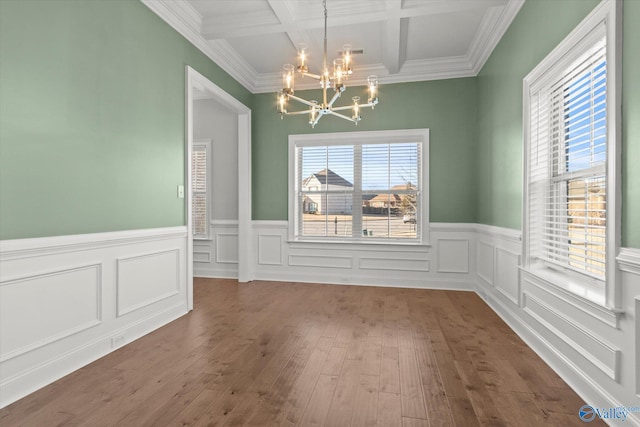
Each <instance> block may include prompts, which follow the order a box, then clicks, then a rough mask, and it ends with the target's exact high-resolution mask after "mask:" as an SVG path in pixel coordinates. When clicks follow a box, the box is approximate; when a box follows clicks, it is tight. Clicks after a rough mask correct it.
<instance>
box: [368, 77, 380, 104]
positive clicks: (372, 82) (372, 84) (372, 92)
mask: <svg viewBox="0 0 640 427" xmlns="http://www.w3.org/2000/svg"><path fill="white" fill-rule="evenodd" d="M367 86H369V102H370V103H371V102H377V101H378V76H369V77H367Z"/></svg>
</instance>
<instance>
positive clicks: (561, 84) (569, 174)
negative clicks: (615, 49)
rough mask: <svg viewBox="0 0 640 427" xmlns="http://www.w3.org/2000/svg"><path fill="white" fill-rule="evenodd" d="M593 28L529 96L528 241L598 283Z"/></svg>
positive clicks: (602, 134) (598, 98)
mask: <svg viewBox="0 0 640 427" xmlns="http://www.w3.org/2000/svg"><path fill="white" fill-rule="evenodd" d="M603 27H604V26H603ZM596 33H601V35H600V36H599V37H597V38H596V40H595V41H594V42H591V43H589V45H588V46H586V47H585V48H584V49H583V51H582V53H581V55H580V56H579V57H577V58H576V59H575V60H574V61H572V62H571V63H570V64H569V65H568V66H564V67H562V68H561V69H555V70H552V72H551V75H550V76H549V75H547V76H545V79H544V81H543V83H542V84H538V85H537V86H536V85H534V86H532V88H533V90H531V91H530V93H529V99H530V102H529V135H528V138H529V144H528V153H527V158H528V171H529V176H528V204H529V205H528V228H529V233H530V238H529V240H528V242H529V254H530V257H531V258H532V259H534V260H539V261H542V262H545V263H548V264H550V265H555V266H557V267H561V268H566V269H569V270H574V271H577V272H579V273H583V274H586V275H589V276H592V277H594V278H596V279H599V280H604V278H605V265H606V262H605V261H606V256H605V255H606V250H605V249H606V221H607V217H606V212H607V209H606V203H607V194H606V184H607V172H606V170H607V169H606V166H607V164H606V163H607V123H606V115H607V111H606V110H607V93H606V86H607V85H606V82H607V72H606V70H607V64H606V42H605V40H606V39H605V37H604V28H601V29H599V30H598V31H597V32H596Z"/></svg>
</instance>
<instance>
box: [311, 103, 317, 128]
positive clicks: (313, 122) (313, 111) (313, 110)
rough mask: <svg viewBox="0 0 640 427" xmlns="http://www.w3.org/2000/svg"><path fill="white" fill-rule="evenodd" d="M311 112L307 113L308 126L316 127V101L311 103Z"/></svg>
mask: <svg viewBox="0 0 640 427" xmlns="http://www.w3.org/2000/svg"><path fill="white" fill-rule="evenodd" d="M311 103H312V104H313V105H312V106H311V111H309V124H310V125H311V127H315V126H316V118H317V117H318V101H311Z"/></svg>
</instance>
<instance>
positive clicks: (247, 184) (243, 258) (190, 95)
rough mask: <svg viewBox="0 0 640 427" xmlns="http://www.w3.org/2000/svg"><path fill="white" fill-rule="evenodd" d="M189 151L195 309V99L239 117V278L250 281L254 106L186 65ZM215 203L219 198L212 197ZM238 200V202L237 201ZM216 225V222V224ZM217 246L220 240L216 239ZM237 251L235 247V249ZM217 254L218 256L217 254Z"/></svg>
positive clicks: (190, 267)
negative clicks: (252, 119)
mask: <svg viewBox="0 0 640 427" xmlns="http://www.w3.org/2000/svg"><path fill="white" fill-rule="evenodd" d="M185 93H186V139H187V143H186V144H185V145H186V153H185V186H186V190H187V191H186V196H187V197H186V199H187V200H186V217H187V230H188V234H187V260H186V261H187V262H186V264H187V299H188V306H189V310H192V309H193V276H194V266H193V263H194V250H193V248H194V238H193V236H194V235H193V230H194V224H193V188H192V187H193V185H192V179H191V178H192V172H193V171H192V154H193V145H194V118H195V111H194V102H195V101H196V100H197V99H198V98H200V97H205V98H207V99H211V100H213V101H215V103H216V104H217V105H220V106H222V107H223V108H224V109H226V110H227V111H228V112H230V113H232V114H234V115H235V116H236V117H237V133H235V134H234V135H236V137H237V166H238V167H237V177H230V179H232V178H235V179H236V180H237V278H238V281H239V282H249V281H251V280H252V278H253V272H252V270H253V269H252V266H253V253H252V250H251V245H250V243H251V109H250V108H249V107H247V106H246V105H244V104H243V103H241V102H240V101H238V100H237V99H235V98H234V97H233V96H231V95H230V94H228V93H227V92H226V91H224V90H223V89H222V88H220V87H219V86H217V85H216V84H215V83H213V82H212V81H211V80H209V79H208V78H206V77H205V76H203V75H202V74H200V73H199V72H198V71H196V70H194V69H193V68H191V67H190V66H187V67H186V90H185ZM211 202H212V203H211V204H210V206H211V205H212V204H213V203H216V200H212V201H211ZM234 202H235V201H234ZM207 220H209V219H207ZM214 225H215V224H214ZM215 243H216V246H217V247H218V246H219V242H218V241H216V242H215ZM234 250H235V248H234ZM216 256H217V255H216Z"/></svg>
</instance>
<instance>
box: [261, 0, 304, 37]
mask: <svg viewBox="0 0 640 427" xmlns="http://www.w3.org/2000/svg"><path fill="white" fill-rule="evenodd" d="M267 3H269V7H271V10H273V13H274V14H275V15H276V18H278V21H280V23H281V24H282V25H283V26H284V27H285V31H286V33H287V37H289V40H291V43H292V44H293V47H295V48H297V47H298V45H300V44H301V43H304V44H306V45H307V46H309V47H311V40H310V38H309V36H308V33H307V32H306V31H302V30H303V29H304V27H303V28H299V27H298V25H297V24H296V21H295V17H294V16H293V12H292V9H291V3H290V1H289V0H267Z"/></svg>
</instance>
